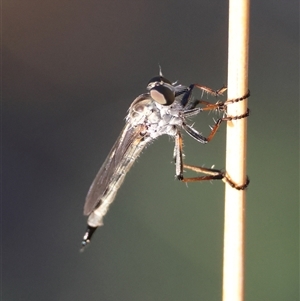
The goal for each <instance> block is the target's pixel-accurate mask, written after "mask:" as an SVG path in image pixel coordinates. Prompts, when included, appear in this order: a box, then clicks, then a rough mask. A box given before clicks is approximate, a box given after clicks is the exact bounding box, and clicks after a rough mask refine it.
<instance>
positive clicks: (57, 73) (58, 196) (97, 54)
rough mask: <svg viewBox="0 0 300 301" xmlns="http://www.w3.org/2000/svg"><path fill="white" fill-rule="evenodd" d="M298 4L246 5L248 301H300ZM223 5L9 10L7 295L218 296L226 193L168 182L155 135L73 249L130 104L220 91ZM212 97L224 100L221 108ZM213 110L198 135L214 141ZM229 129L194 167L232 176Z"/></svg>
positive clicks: (5, 70) (190, 154)
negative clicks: (151, 86) (159, 91)
mask: <svg viewBox="0 0 300 301" xmlns="http://www.w3.org/2000/svg"><path fill="white" fill-rule="evenodd" d="M298 5H299V4H298V1H295V0H289V1H284V0H279V1H278V0H276V1H275V0H273V1H263V2H262V1H252V3H251V35H250V62H249V67H250V74H249V87H250V89H251V98H250V100H249V107H250V109H251V117H250V118H249V119H248V121H249V132H248V143H249V144H248V174H249V176H250V179H251V185H250V186H249V189H248V194H247V245H246V300H248V301H250V300H251V301H252V300H253V301H257V300H272V301H277V300H278V301H282V300H285V301H292V300H293V301H294V300H298V298H299V296H298V284H299V275H298V267H299V261H298V256H299V249H298V246H299V219H298V217H299V216H298V213H299V210H298V208H299V206H298V205H299V204H298V202H299V157H298V156H299V115H298V113H299V112H298V109H299V86H298V85H299V73H298V72H299V70H298V69H299V60H298V50H299V49H298V47H299V38H298V37H299V36H298V28H299V26H298V25H299V24H298ZM227 11H228V3H227V1H225V2H224V1H217V0H203V1H192V0H187V1H144V0H141V1H137V0H131V1H107V0H102V1H99V0H98V1H95V0H87V1H78V0H74V1H65V0H60V1H57V0H51V1H50V0H44V1H36V0H29V1H17V0H16V1H14V0H11V1H5V2H4V3H3V13H2V14H3V16H2V17H3V24H2V25H3V29H2V33H3V42H2V46H3V49H2V59H3V67H2V77H3V79H2V88H3V89H2V90H3V91H2V100H3V101H2V112H3V113H2V137H3V147H2V150H3V154H2V163H3V168H2V171H3V176H2V179H3V189H2V190H3V191H2V196H3V203H2V234H3V235H2V253H3V254H2V255H3V259H2V275H3V279H2V283H3V284H2V297H3V300H5V301H10V300H11V301H12V300H14V301H18V300H22V301H27V300H28V301H40V300H44V301H48V300H49V301H53V300H61V301H69V300H70V301H71V300H72V301H73V300H91V301H93V300H105V301H112V300H122V301H126V300H130V301H131V300H143V301H148V300H156V301H157V300H172V301H176V300H189V301H192V300H220V299H221V286H222V284H221V276H222V227H223V206H224V205H223V191H224V185H223V183H221V182H214V183H212V184H210V183H201V184H189V185H188V187H186V185H184V184H182V183H180V182H177V181H175V180H174V173H175V171H174V165H173V164H172V163H171V161H172V152H173V143H172V141H171V139H169V138H168V137H161V138H160V139H159V140H158V141H156V142H155V143H154V144H153V145H151V146H149V147H148V148H147V149H146V150H145V151H144V153H143V154H142V156H141V157H140V158H139V159H138V162H137V163H136V164H135V165H134V167H133V169H132V170H131V171H130V173H129V175H128V177H127V178H126V180H125V183H124V185H123V186H122V188H121V189H120V191H119V193H118V196H117V199H116V201H115V203H114V204H113V205H112V207H111V210H110V211H109V213H108V215H107V216H106V218H105V225H104V227H102V228H100V229H98V231H97V232H96V234H95V237H94V240H93V242H92V244H91V246H90V247H89V248H88V249H87V250H86V252H84V253H83V254H80V253H79V248H80V243H81V239H82V235H83V233H84V230H85V226H86V218H85V217H83V216H82V208H83V204H84V199H85V196H86V193H87V190H88V188H89V186H90V184H91V182H92V180H93V178H94V176H95V174H96V172H97V171H98V169H99V168H100V166H101V164H102V162H103V161H104V159H105V157H106V155H107V154H108V152H109V150H110V148H111V146H112V145H113V143H114V141H115V139H116V138H117V136H118V134H119V132H120V131H121V129H122V127H123V125H124V117H125V115H126V111H127V109H128V107H129V105H130V103H131V102H132V101H133V99H134V98H135V97H136V96H137V95H139V94H141V93H143V92H144V91H145V87H146V85H147V83H148V80H149V79H150V78H151V77H153V76H155V75H156V74H157V73H158V64H160V65H161V66H162V68H163V73H164V75H165V76H166V77H167V78H168V79H170V80H171V81H176V80H179V82H180V83H182V84H186V85H189V84H191V83H195V82H196V83H200V84H203V85H207V86H210V87H212V88H214V89H217V88H220V87H221V86H222V85H223V84H225V83H226V76H227V18H228V17H227ZM213 101H215V100H214V99H213ZM212 118H213V115H212V114H211V115H209V116H208V119H207V117H205V116H204V115H203V116H202V115H199V116H198V117H197V118H195V119H194V121H195V122H196V124H195V127H196V128H197V129H199V131H201V132H203V134H207V133H208V132H209V128H208V124H212ZM225 134H226V133H225V126H223V127H222V128H221V129H220V131H219V132H218V134H217V136H216V138H215V139H214V140H213V141H212V142H211V143H209V144H208V145H205V146H203V145H201V144H199V143H197V142H195V141H193V140H192V139H191V138H190V137H187V136H185V153H186V162H188V163H190V164H198V165H203V164H204V165H205V166H207V167H210V166H211V165H213V164H215V165H216V167H219V168H224V164H225V163H224V158H225V154H224V148H225Z"/></svg>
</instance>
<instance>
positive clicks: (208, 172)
mask: <svg viewBox="0 0 300 301" xmlns="http://www.w3.org/2000/svg"><path fill="white" fill-rule="evenodd" d="M182 146H183V141H182V137H181V134H180V132H178V133H177V134H176V136H175V148H174V160H175V172H176V178H177V179H178V180H180V181H182V182H200V181H211V180H222V181H223V182H225V183H228V184H229V185H230V186H231V187H233V188H235V189H237V190H244V189H246V188H247V186H248V184H249V182H250V181H249V179H248V178H247V179H246V181H245V183H244V184H242V185H238V184H236V183H234V182H233V181H232V180H231V178H230V176H229V175H228V174H227V173H226V172H224V171H221V170H218V169H212V168H204V167H198V166H193V165H188V164H183V159H182V157H183V153H182ZM184 168H186V169H189V170H192V171H195V172H199V173H203V174H205V175H204V176H200V177H192V178H184V177H183V169H184Z"/></svg>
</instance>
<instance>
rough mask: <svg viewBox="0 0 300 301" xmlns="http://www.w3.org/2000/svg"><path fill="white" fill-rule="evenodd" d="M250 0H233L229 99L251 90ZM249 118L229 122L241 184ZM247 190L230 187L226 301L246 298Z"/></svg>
mask: <svg viewBox="0 0 300 301" xmlns="http://www.w3.org/2000/svg"><path fill="white" fill-rule="evenodd" d="M249 2H250V0H229V42H228V43H229V44H228V84H227V87H228V99H234V98H238V97H241V96H243V95H245V94H246V93H247V91H248V74H247V73H248V42H249ZM246 110H247V100H244V101H240V102H237V103H234V104H229V105H228V116H239V115H242V114H244V113H245V112H246ZM246 130H247V118H243V119H239V120H235V121H230V122H228V123H227V142H226V171H227V173H228V175H229V176H230V178H231V179H232V180H233V182H235V183H236V184H238V185H242V184H244V183H245V181H246V138H247V136H246ZM245 199H246V195H245V190H240V191H239V190H237V189H235V188H232V187H231V186H230V185H228V184H226V189H225V221H224V254H223V301H241V300H243V299H244V241H245V238H244V227H245V219H244V217H245Z"/></svg>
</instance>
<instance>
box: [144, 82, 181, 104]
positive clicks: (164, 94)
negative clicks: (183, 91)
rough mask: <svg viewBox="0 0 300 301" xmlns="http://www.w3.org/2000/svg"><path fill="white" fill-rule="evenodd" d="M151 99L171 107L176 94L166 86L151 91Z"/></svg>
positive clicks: (156, 87)
mask: <svg viewBox="0 0 300 301" xmlns="http://www.w3.org/2000/svg"><path fill="white" fill-rule="evenodd" d="M150 96H151V98H152V99H153V100H154V101H156V102H157V103H159V104H161V105H164V106H169V105H171V104H172V103H173V102H174V100H175V92H174V91H173V90H171V89H169V88H168V87H166V86H162V85H161V86H160V85H159V86H155V87H153V88H152V89H151V90H150Z"/></svg>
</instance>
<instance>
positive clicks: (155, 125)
mask: <svg viewBox="0 0 300 301" xmlns="http://www.w3.org/2000/svg"><path fill="white" fill-rule="evenodd" d="M195 87H196V88H198V89H201V90H202V91H205V92H207V93H209V94H212V95H215V96H218V95H221V94H222V93H223V92H224V91H226V88H225V87H223V88H221V89H219V90H217V91H214V90H212V89H210V88H208V87H205V86H202V85H198V84H192V85H190V86H188V87H187V86H183V85H180V84H177V82H175V83H171V82H170V81H169V80H167V79H166V78H165V77H164V76H163V75H162V73H161V71H160V73H159V76H156V77H154V78H152V79H151V80H150V81H149V83H148V85H147V90H148V92H147V93H144V94H141V95H139V96H138V97H137V98H136V99H135V100H134V101H133V103H132V104H131V105H130V107H129V110H128V115H127V117H126V124H125V127H124V129H123V130H122V132H121V134H120V136H119V138H118V139H117V141H116V142H115V144H114V146H113V147H112V149H111V151H110V153H109V154H108V156H107V158H106V160H105V161H104V163H103V165H102V167H101V168H100V170H99V172H98V174H97V175H96V177H95V179H94V181H93V183H92V185H91V187H90V189H89V191H88V194H87V197H86V201H85V205H84V215H87V216H88V221H87V225H88V227H87V231H86V233H85V234H84V237H83V241H82V247H83V248H84V247H85V246H86V245H87V244H88V243H89V242H90V240H91V237H92V235H93V233H94V232H95V230H96V229H97V228H98V227H99V226H102V225H103V217H104V216H105V214H106V213H107V211H108V208H109V206H110V204H111V203H112V202H113V201H114V199H115V197H116V194H117V192H118V189H119V188H120V186H121V185H122V183H123V181H124V179H125V176H126V174H127V172H128V171H129V169H130V168H131V166H132V165H133V163H134V161H135V160H136V158H137V157H138V156H139V154H140V153H141V152H142V150H143V149H144V148H145V146H146V145H148V144H149V143H151V142H152V141H153V140H154V139H156V138H157V137H159V136H161V135H164V134H166V135H169V136H171V137H174V139H175V148H174V161H175V174H176V178H177V179H178V180H180V181H183V182H195V181H205V180H215V179H220V180H223V181H224V182H227V183H229V184H230V185H231V186H232V187H234V188H236V189H238V190H242V189H245V188H246V187H247V186H248V183H249V180H248V179H246V181H245V183H244V184H243V185H237V184H235V183H234V182H233V181H231V179H230V177H229V176H228V175H227V174H226V172H223V171H220V170H217V169H210V168H203V167H197V166H192V165H187V164H183V160H182V156H183V154H182V144H183V143H182V135H181V130H182V129H183V130H184V131H185V132H186V133H188V134H189V135H190V136H191V137H192V138H194V139H195V140H197V141H198V142H200V143H208V142H209V141H210V140H211V139H212V138H213V136H214V135H215V133H216V131H217V130H218V128H219V126H220V124H221V122H222V121H228V120H236V119H241V118H245V117H247V116H248V115H249V110H247V112H246V113H245V114H243V115H240V116H233V117H230V116H227V115H226V107H227V105H228V104H230V103H234V102H238V101H242V100H244V99H246V98H248V96H249V95H250V94H249V92H248V93H247V95H244V96H243V97H240V98H237V99H232V100H226V101H225V102H217V103H216V104H212V103H209V102H207V101H203V100H196V99H193V98H192V91H193V89H194V88H195ZM198 105H202V107H199V106H198ZM210 110H219V111H222V112H223V113H224V114H223V117H222V118H220V119H218V120H217V121H216V122H215V124H214V126H213V127H212V128H211V133H210V134H209V136H208V137H207V138H206V137H204V136H202V135H201V134H200V133H199V132H198V131H196V130H195V129H194V128H193V126H191V125H189V124H187V121H186V119H187V117H192V116H194V115H197V114H199V113H200V112H202V111H210ZM184 168H186V169H190V170H193V171H196V172H201V173H203V174H204V176H200V177H194V178H184V177H183V169H184Z"/></svg>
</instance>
